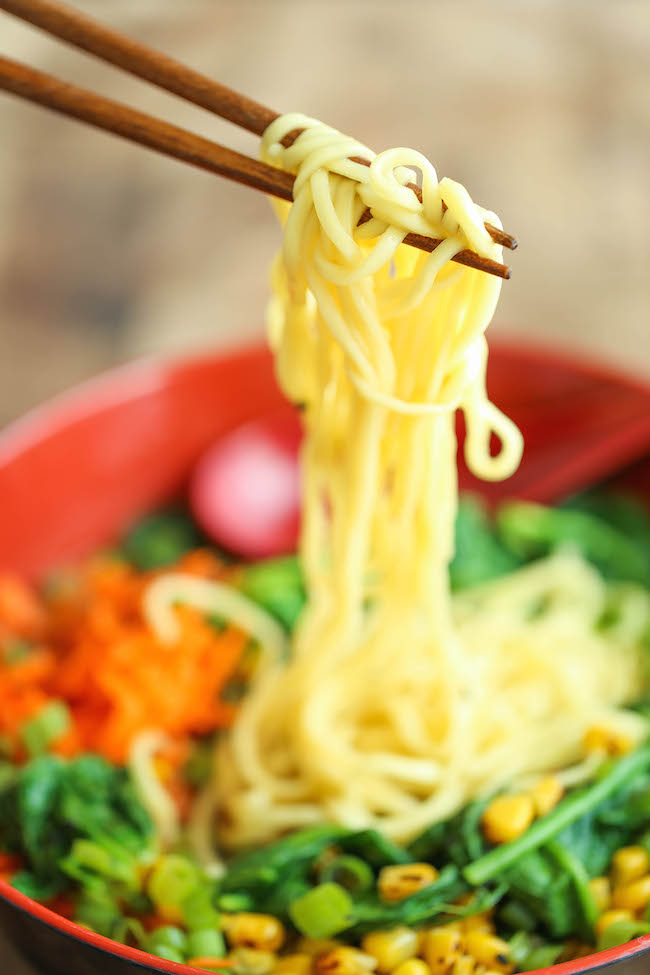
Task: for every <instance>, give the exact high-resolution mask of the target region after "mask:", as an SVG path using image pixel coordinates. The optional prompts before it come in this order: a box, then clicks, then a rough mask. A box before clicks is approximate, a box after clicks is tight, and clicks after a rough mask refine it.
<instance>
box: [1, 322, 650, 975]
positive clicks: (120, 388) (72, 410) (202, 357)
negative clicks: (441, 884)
mask: <svg viewBox="0 0 650 975" xmlns="http://www.w3.org/2000/svg"><path fill="white" fill-rule="evenodd" d="M492 346H493V347H494V348H498V349H499V351H500V352H501V353H503V354H505V355H513V356H517V355H526V356H527V357H528V358H531V359H533V360H535V359H537V360H538V361H539V362H540V363H544V364H546V365H557V366H558V367H560V368H564V369H571V370H573V371H576V372H579V373H581V374H582V375H584V376H589V377H591V378H593V379H596V380H597V379H601V380H603V381H607V382H615V383H619V384H620V385H623V386H626V387H627V388H635V389H638V390H643V391H644V392H648V391H649V390H650V386H649V384H648V383H644V381H643V379H641V378H638V377H634V376H628V375H626V374H625V371H624V370H623V369H621V370H619V369H617V368H612V367H611V366H609V365H605V364H603V363H601V362H599V361H598V360H597V359H595V358H591V357H589V356H585V355H584V354H583V353H582V352H580V351H578V350H571V349H570V348H566V347H565V348H562V349H558V348H557V346H556V345H554V346H552V347H549V346H546V345H545V344H544V343H543V342H533V343H531V342H524V341H517V340H514V341H511V340H508V339H507V337H506V338H504V339H497V340H496V341H494V342H493V343H492ZM262 348H263V346H262V345H261V344H260V343H259V342H253V343H249V344H245V345H239V346H235V347H229V348H227V349H225V350H221V351H216V352H207V353H206V352H203V353H197V354H194V355H186V356H170V357H149V358H143V359H138V360H136V361H134V362H130V363H127V364H126V365H124V366H119V367H117V368H115V369H111V370H108V371H107V372H104V373H101V374H100V375H99V376H97V377H95V378H92V379H89V380H87V381H86V382H83V383H81V384H78V385H76V386H74V387H73V388H72V389H70V390H68V391H66V392H63V393H61V394H59V395H58V396H55V397H53V398H52V399H49V400H47V401H46V402H45V403H43V404H42V405H40V406H36V407H35V408H33V409H32V410H30V411H29V412H27V413H26V414H25V415H24V416H22V417H21V418H19V419H17V420H15V421H13V422H12V423H11V424H9V425H8V426H7V427H6V428H5V429H4V430H3V431H2V432H1V433H0V467H1V465H2V464H4V463H7V462H8V461H9V459H10V458H11V457H12V456H13V455H15V454H16V453H20V452H22V451H23V450H26V449H28V448H29V447H31V446H33V445H34V444H36V443H37V442H38V441H40V440H42V439H44V438H47V437H49V436H52V434H54V433H55V431H56V430H57V429H59V428H60V427H62V426H64V425H66V424H68V423H73V422H75V421H77V420H80V419H82V418H83V417H88V416H91V415H93V414H95V413H97V412H99V411H101V410H102V409H104V408H105V407H106V406H108V405H109V404H111V403H115V402H116V401H121V402H124V401H127V402H128V401H129V400H132V399H137V398H138V397H139V396H141V395H143V393H144V392H147V391H151V390H152V389H155V388H156V387H157V386H163V385H164V384H165V383H166V381H167V380H168V379H169V376H170V375H171V374H173V373H174V372H176V371H177V370H181V369H187V368H191V367H192V366H193V365H199V364H205V363H206V361H210V360H215V361H217V360H218V361H220V362H223V361H224V360H225V361H228V360H229V359H236V358H238V357H240V356H252V355H256V354H259V353H260V351H261V350H262ZM0 897H1V898H2V899H3V900H5V901H7V902H8V903H10V904H11V905H13V907H15V908H17V909H19V910H21V911H24V912H25V913H26V914H29V915H31V916H33V917H34V918H36V919H37V920H38V921H40V922H42V923H44V924H47V925H48V926H49V927H51V928H54V929H55V930H57V931H59V932H61V933H62V934H64V935H67V936H68V937H71V938H74V939H76V940H77V941H82V942H84V943H85V944H87V945H89V946H91V947H93V948H97V949H98V950H100V951H102V952H106V953H108V954H112V955H114V956H117V957H119V958H124V959H125V960H127V961H129V962H133V963H135V964H137V965H141V966H146V967H148V968H149V969H151V970H153V971H155V972H166V973H171V975H200V972H202V971H203V972H204V971H205V969H197V968H192V967H191V966H189V965H185V964H180V963H178V962H172V961H167V960H165V959H164V958H158V957H157V956H156V955H152V954H149V953H148V952H146V951H141V950H140V949H139V948H131V947H129V946H128V945H123V944H120V943H119V942H118V941H113V940H111V939H110V938H106V937H104V935H100V934H96V933H95V932H94V931H89V930H87V929H86V928H83V927H81V926H80V925H78V924H75V923H74V921H70V920H68V919H67V918H65V917H63V916H62V915H60V914H57V913H56V912H55V911H52V910H50V908H48V907H45V906H44V905H43V904H40V903H39V902H38V901H35V900H33V899H32V898H31V897H27V896H26V895H25V894H22V893H20V892H19V891H17V890H16V889H15V888H13V887H12V886H11V885H10V884H9V883H8V882H7V881H6V880H2V879H0ZM648 950H650V935H644V936H642V937H640V938H636V939H635V940H634V941H630V942H628V943H627V944H624V945H620V946H618V947H616V948H610V949H609V950H608V951H601V952H595V953H594V954H592V955H587V956H586V957H584V958H579V959H577V960H576V961H569V962H564V963H563V964H561V965H553V966H551V967H550V968H544V969H538V970H537V971H536V972H533V973H531V975H586V973H588V972H594V971H596V970H598V969H599V968H600V967H605V966H608V965H611V964H613V963H614V962H618V961H622V960H624V959H627V958H631V957H635V956H638V955H640V954H642V953H643V952H645V951H648Z"/></svg>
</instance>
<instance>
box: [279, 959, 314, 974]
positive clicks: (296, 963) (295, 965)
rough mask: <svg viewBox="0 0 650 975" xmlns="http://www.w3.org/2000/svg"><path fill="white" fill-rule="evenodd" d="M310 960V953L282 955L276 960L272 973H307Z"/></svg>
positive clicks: (309, 970)
mask: <svg viewBox="0 0 650 975" xmlns="http://www.w3.org/2000/svg"><path fill="white" fill-rule="evenodd" d="M312 961H313V959H312V957H311V955H305V954H295V955H284V956H283V957H282V958H278V960H277V961H276V963H275V967H274V969H273V975H309V973H310V972H311V966H312Z"/></svg>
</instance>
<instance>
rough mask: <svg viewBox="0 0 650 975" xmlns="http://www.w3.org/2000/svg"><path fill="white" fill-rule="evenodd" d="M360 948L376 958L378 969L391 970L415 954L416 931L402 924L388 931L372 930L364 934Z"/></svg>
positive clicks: (416, 946)
mask: <svg viewBox="0 0 650 975" xmlns="http://www.w3.org/2000/svg"><path fill="white" fill-rule="evenodd" d="M361 948H362V949H363V951H365V952H366V954H368V955H372V956H373V957H374V958H376V960H377V969H378V971H380V972H392V971H393V969H394V968H397V966H398V965H401V963H402V962H403V961H408V959H409V958H413V957H414V956H415V955H416V954H417V950H418V935H417V931H414V930H413V929H412V928H406V927H404V926H400V927H397V928H393V929H392V930H390V931H373V932H372V933H371V934H367V935H366V936H365V938H364V939H363V941H362V942H361Z"/></svg>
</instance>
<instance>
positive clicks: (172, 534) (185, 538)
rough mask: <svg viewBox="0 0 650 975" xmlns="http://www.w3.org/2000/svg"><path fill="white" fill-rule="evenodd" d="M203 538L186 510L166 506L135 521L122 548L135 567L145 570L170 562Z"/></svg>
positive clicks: (198, 543) (157, 567) (169, 563)
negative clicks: (164, 508) (166, 507)
mask: <svg viewBox="0 0 650 975" xmlns="http://www.w3.org/2000/svg"><path fill="white" fill-rule="evenodd" d="M203 541H204V540H203V536H202V535H201V533H200V531H199V530H198V528H197V527H196V525H195V524H194V522H193V521H192V519H191V517H190V516H189V514H187V512H185V511H184V510H182V509H180V508H169V509H166V510H163V511H158V512H156V513H154V514H151V515H147V516H146V517H144V518H142V519H141V520H140V521H139V522H137V524H135V525H134V526H133V528H131V530H130V531H129V533H128V534H127V535H126V537H125V538H124V540H123V542H122V549H123V551H124V554H125V556H126V558H127V559H128V560H129V562H131V563H132V564H133V565H134V566H135V567H136V568H137V569H141V570H143V571H148V570H150V569H160V568H162V567H164V566H166V565H172V564H173V563H174V562H177V561H178V560H179V559H180V558H181V556H182V555H184V554H185V553H186V552H188V551H190V550H191V549H193V548H197V546H199V545H201V544H202V542H203Z"/></svg>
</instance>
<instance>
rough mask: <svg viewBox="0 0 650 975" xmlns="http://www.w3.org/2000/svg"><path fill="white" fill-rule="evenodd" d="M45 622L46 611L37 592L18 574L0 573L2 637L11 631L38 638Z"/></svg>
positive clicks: (0, 630) (0, 634)
mask: <svg viewBox="0 0 650 975" xmlns="http://www.w3.org/2000/svg"><path fill="white" fill-rule="evenodd" d="M44 622H45V611H44V609H43V606H42V605H41V602H40V600H39V598H38V596H37V595H36V593H35V592H34V591H33V590H32V589H31V588H30V587H29V586H28V585H27V583H26V582H23V580H22V579H20V578H19V577H18V576H15V575H11V574H9V573H0V637H1V636H3V634H6V633H11V634H13V635H14V636H20V637H26V638H27V639H33V638H38V637H40V636H41V634H42V632H43V625H44Z"/></svg>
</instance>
